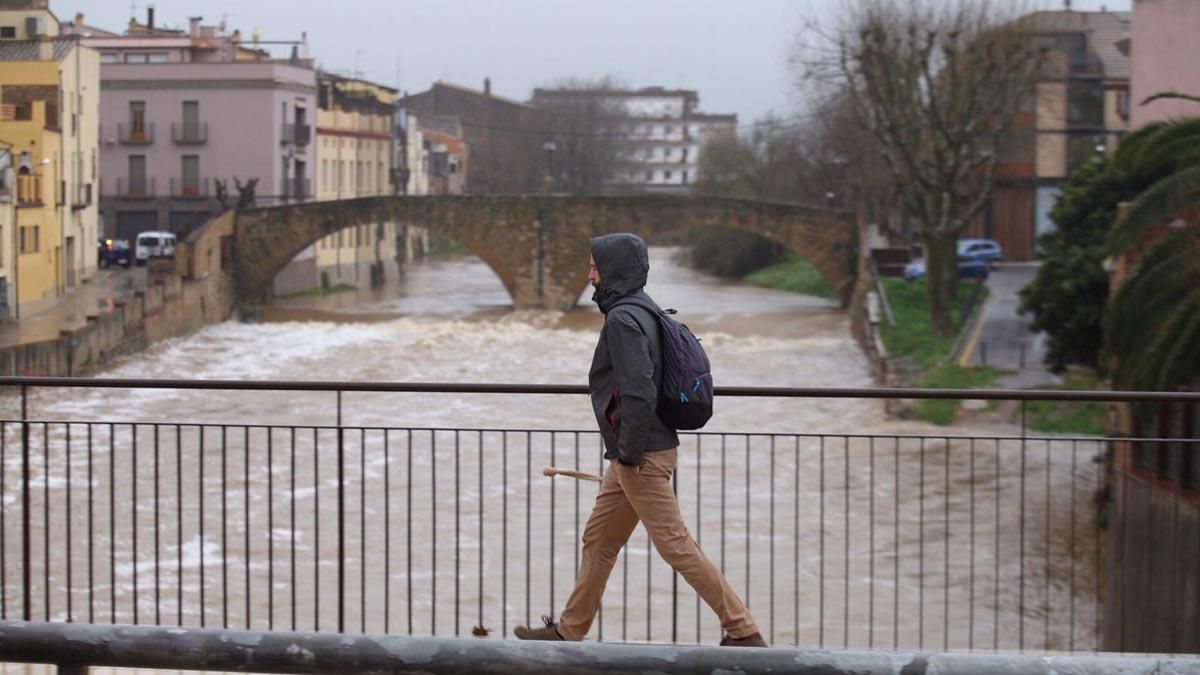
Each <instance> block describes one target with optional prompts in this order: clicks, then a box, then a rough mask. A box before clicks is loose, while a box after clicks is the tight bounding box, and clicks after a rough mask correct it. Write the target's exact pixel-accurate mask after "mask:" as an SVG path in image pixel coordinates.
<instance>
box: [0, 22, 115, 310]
mask: <svg viewBox="0 0 1200 675" xmlns="http://www.w3.org/2000/svg"><path fill="white" fill-rule="evenodd" d="M99 111H100V58H99V55H98V54H97V53H96V52H95V51H94V50H91V49H87V48H84V47H81V46H80V45H79V43H78V41H77V40H76V39H74V38H70V37H60V36H59V24H58V20H57V19H56V18H55V16H54V14H53V13H51V12H50V10H49V7H48V3H47V1H46V0H0V141H3V142H4V144H5V146H6V147H9V146H10V147H11V154H12V164H13V171H14V173H15V176H14V183H15V185H14V186H13V189H12V190H11V192H12V194H13V197H14V199H13V202H14V206H15V212H16V213H15V220H16V222H15V227H13V228H10V229H11V230H14V231H12V232H3V233H0V234H2V236H3V238H4V244H5V245H11V246H12V247H13V249H14V251H15V260H14V262H13V267H14V268H15V269H14V270H13V273H12V274H11V275H7V278H8V279H11V280H12V284H13V287H14V288H13V295H14V299H15V306H14V311H13V313H12V318H21V317H22V316H28V315H30V314H33V313H36V312H38V311H40V310H42V309H45V308H46V307H49V306H50V305H52V304H54V303H55V302H56V301H57V300H58V299H59V298H60V297H62V296H63V295H64V294H65V293H67V292H68V291H69V290H70V289H71V287H73V286H75V285H77V284H79V283H81V282H83V281H85V280H87V279H88V278H89V277H90V276H91V275H92V274H94V272H95V270H96V241H97V240H96V237H97V232H98V229H99V228H98V220H99V213H98V210H97V205H96V199H95V195H96V193H97V190H96V187H95V186H96V184H97V181H98V179H99V177H98V176H97V161H98V156H97V155H98V146H99V127H100V120H99Z"/></svg>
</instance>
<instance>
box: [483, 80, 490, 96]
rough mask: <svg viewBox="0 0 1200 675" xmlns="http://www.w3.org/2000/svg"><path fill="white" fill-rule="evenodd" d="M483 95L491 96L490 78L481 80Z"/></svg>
mask: <svg viewBox="0 0 1200 675" xmlns="http://www.w3.org/2000/svg"><path fill="white" fill-rule="evenodd" d="M483 95H484V96H491V95H492V78H490V77H485V78H483Z"/></svg>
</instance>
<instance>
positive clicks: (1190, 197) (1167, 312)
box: [1104, 93, 1200, 390]
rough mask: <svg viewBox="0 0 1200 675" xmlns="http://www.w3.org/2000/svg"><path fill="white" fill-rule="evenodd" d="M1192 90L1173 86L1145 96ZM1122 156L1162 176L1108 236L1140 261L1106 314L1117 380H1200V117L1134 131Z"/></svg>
mask: <svg viewBox="0 0 1200 675" xmlns="http://www.w3.org/2000/svg"><path fill="white" fill-rule="evenodd" d="M1156 98H1184V99H1189V100H1200V99H1198V98H1197V97H1194V96H1185V95H1182V94H1175V93H1168V94H1159V95H1157V96H1153V97H1151V98H1149V99H1147V102H1149V101H1151V100H1154V99H1156ZM1115 161H1116V162H1117V163H1121V164H1125V165H1126V166H1127V167H1128V169H1129V170H1130V171H1131V172H1135V173H1142V175H1148V174H1149V175H1156V176H1162V177H1161V178H1159V179H1158V180H1157V181H1155V182H1154V183H1153V184H1151V185H1150V187H1148V188H1146V189H1145V190H1143V191H1142V192H1141V193H1140V194H1139V195H1138V196H1137V198H1136V199H1135V200H1134V201H1133V202H1132V203H1131V204H1130V205H1129V206H1128V207H1126V208H1125V209H1124V211H1123V212H1122V214H1121V215H1120V217H1118V219H1117V222H1116V223H1115V224H1114V226H1113V230H1112V232H1111V233H1110V235H1109V240H1108V246H1109V252H1110V253H1111V254H1112V255H1114V256H1121V255H1124V254H1133V255H1134V256H1136V263H1135V264H1134V266H1133V268H1132V269H1131V271H1130V272H1129V275H1128V276H1127V277H1126V278H1125V279H1124V280H1123V281H1122V283H1121V284H1120V286H1119V287H1118V288H1117V289H1116V293H1115V294H1114V295H1113V297H1112V301H1111V303H1110V305H1109V310H1108V312H1107V315H1106V316H1105V321H1104V333H1105V353H1106V355H1107V356H1108V357H1109V360H1110V361H1111V362H1113V363H1114V364H1115V366H1114V369H1113V372H1112V379H1113V383H1114V385H1116V386H1117V387H1119V388H1124V389H1146V390H1163V389H1173V388H1175V387H1177V386H1181V385H1185V386H1186V385H1193V384H1195V383H1196V382H1197V381H1200V349H1198V348H1197V347H1196V345H1198V344H1200V117H1191V118H1186V119H1182V120H1176V121H1171V122H1166V123H1160V124H1156V125H1151V126H1149V127H1146V128H1145V129H1142V130H1139V131H1138V132H1137V133H1136V134H1133V135H1131V136H1130V137H1129V138H1128V139H1127V140H1126V142H1124V143H1122V144H1121V147H1120V149H1119V150H1118V154H1117V157H1116V158H1115Z"/></svg>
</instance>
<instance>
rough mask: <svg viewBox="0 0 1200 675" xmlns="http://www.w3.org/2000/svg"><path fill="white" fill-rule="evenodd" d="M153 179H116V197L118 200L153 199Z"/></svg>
mask: <svg viewBox="0 0 1200 675" xmlns="http://www.w3.org/2000/svg"><path fill="white" fill-rule="evenodd" d="M154 188H155V186H154V179H153V178H138V179H133V180H130V179H128V178H118V179H117V197H118V198H119V199H153V198H154V196H155V194H156V193H155V189H154Z"/></svg>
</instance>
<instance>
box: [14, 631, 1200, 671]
mask: <svg viewBox="0 0 1200 675" xmlns="http://www.w3.org/2000/svg"><path fill="white" fill-rule="evenodd" d="M0 661H8V662H13V663H41V664H50V665H56V666H58V669H59V673H61V674H62V675H67V674H70V675H78V674H79V673H83V672H86V670H87V668H88V667H91V666H103V667H110V668H152V669H160V670H161V669H172V670H208V671H222V670H228V671H241V672H254V673H295V674H297V675H306V674H307V673H345V674H347V675H357V674H359V673H409V672H414V673H463V672H470V673H481V674H484V675H487V674H490V673H496V674H501V673H505V674H506V673H517V672H520V673H554V674H556V675H592V674H601V673H632V672H654V673H664V674H669V673H689V674H690V673H716V672H721V673H800V674H804V673H821V674H822V675H843V674H844V675H892V674H894V673H912V674H914V675H923V674H924V673H942V674H944V675H986V674H988V673H1092V674H1095V675H1109V674H1111V675H1118V674H1121V675H1125V674H1127V673H1173V674H1174V675H1200V660H1192V659H1183V658H1151V657H1140V658H1139V657H1129V656H1121V655H1115V654H1096V655H1087V656H1064V655H1057V656H1038V655H1026V654H1002V655H995V654H951V653H934V652H886V651H872V652H866V651H829V650H810V649H779V648H775V649H738V648H729V647H724V648H722V647H684V646H676V645H628V644H603V643H565V642H519V641H513V640H503V641H500V640H472V639H469V638H436V637H396V636H386V635H355V636H343V635H331V634H328V633H325V634H321V633H295V632H283V631H280V632H262V631H241V630H214V629H176V628H172V629H163V628H147V627H141V626H96V625H63V624H48V623H18V622H0Z"/></svg>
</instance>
